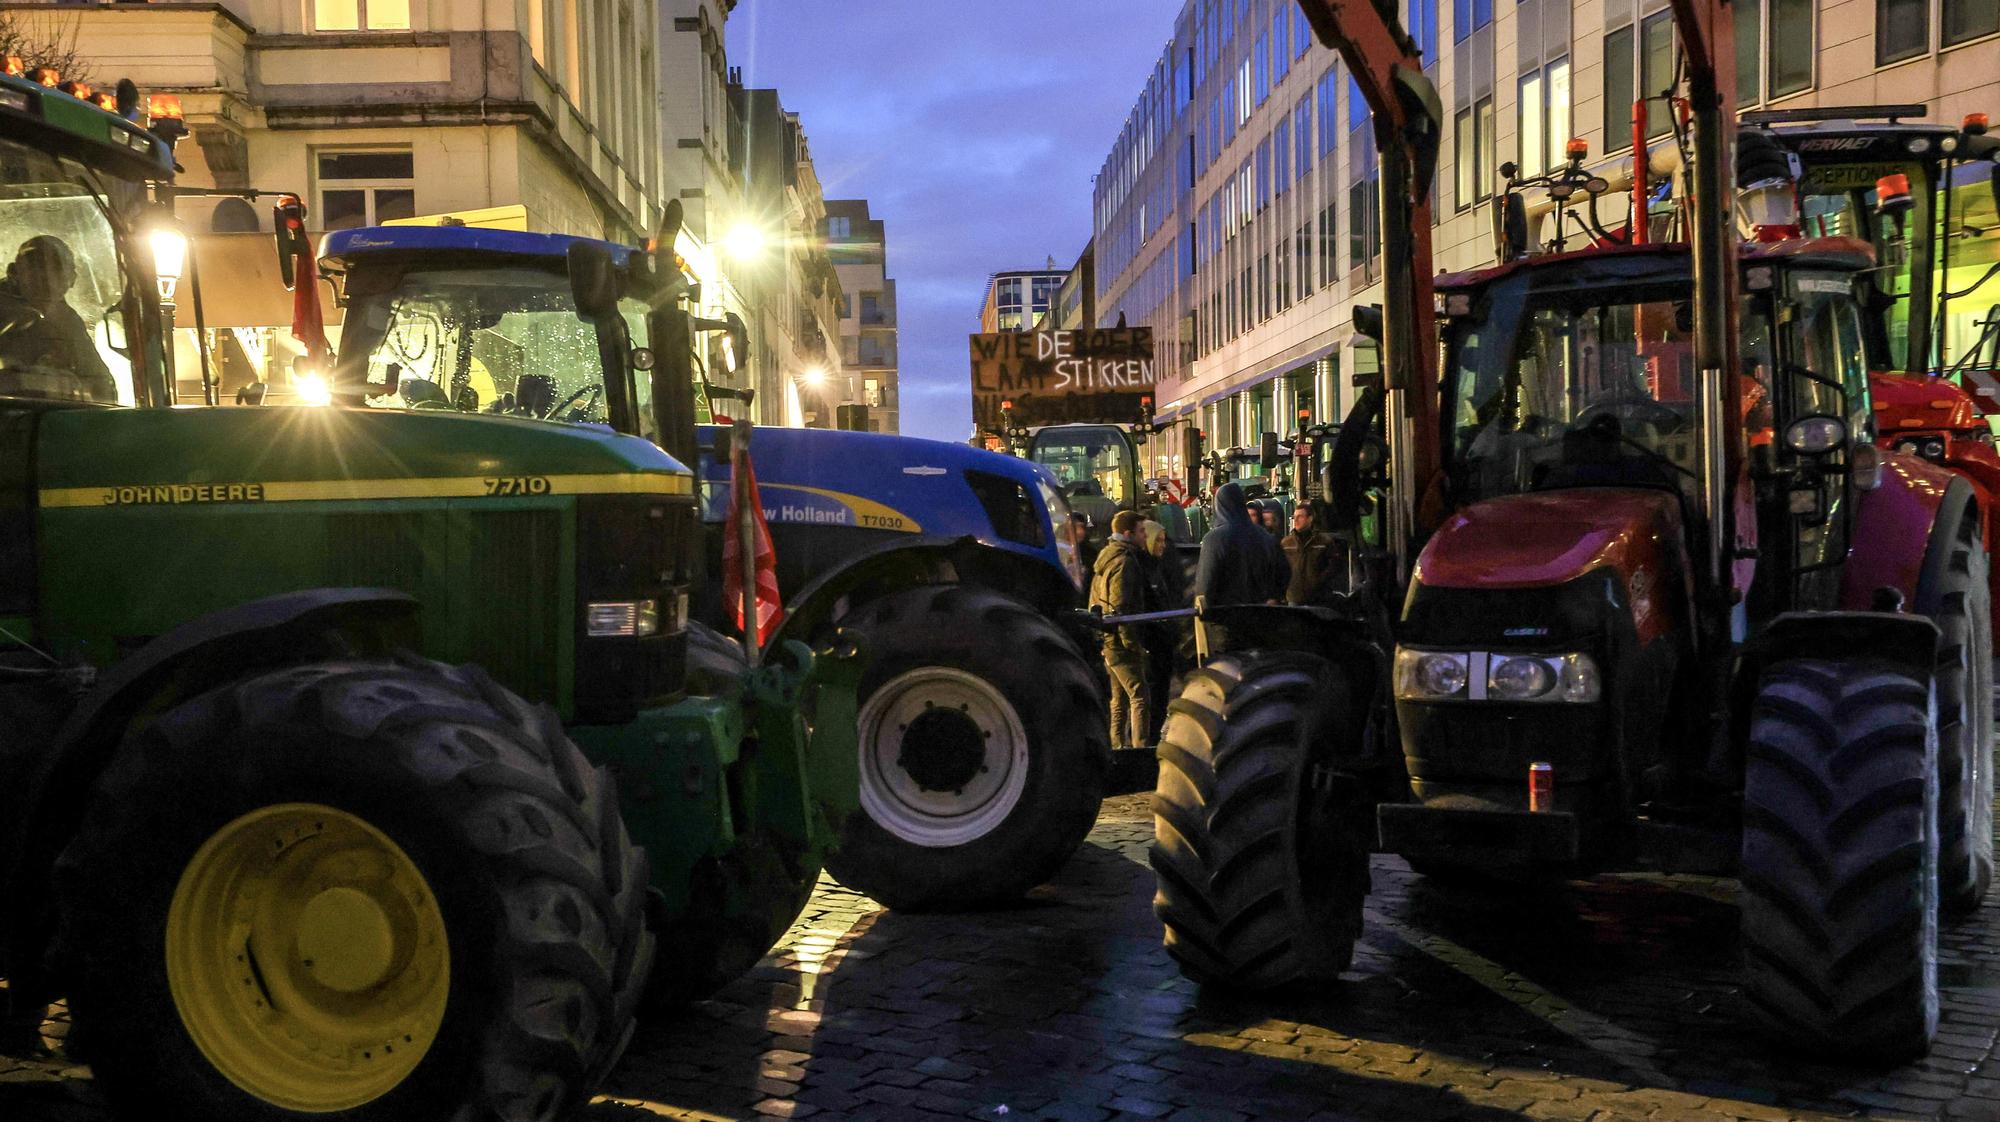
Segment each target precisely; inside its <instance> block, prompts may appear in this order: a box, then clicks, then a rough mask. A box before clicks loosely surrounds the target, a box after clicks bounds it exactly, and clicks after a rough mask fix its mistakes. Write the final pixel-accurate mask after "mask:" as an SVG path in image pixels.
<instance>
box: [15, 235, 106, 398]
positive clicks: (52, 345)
mask: <svg viewBox="0 0 2000 1122" xmlns="http://www.w3.org/2000/svg"><path fill="white" fill-rule="evenodd" d="M74 284H76V255H75V254H74V253H73V252H72V251H71V250H70V248H69V246H68V245H67V244H65V243H64V242H63V240H62V239H61V238H58V237H56V236H55V235H53V234H37V235H36V236H34V237H32V238H29V239H28V240H27V241H25V242H22V243H21V248H20V249H19V250H18V251H17V252H16V253H15V254H14V260H13V261H12V262H11V263H9V264H8V266H7V272H6V275H5V277H0V392H8V391H13V392H25V393H27V394H28V395H29V396H34V397H52V398H62V399H79V400H83V401H116V400H117V399H118V383H117V382H116V381H115V380H114V379H113V378H112V376H111V370H110V368H108V367H106V366H105V365H104V360H103V359H102V358H101V357H99V355H98V353H97V344H96V342H95V341H94V340H93V339H92V338H91V337H90V329H89V328H88V327H86V326H85V325H84V322H83V317H82V316H79V315H77V313H76V310H75V309H74V308H72V307H70V305H69V301H68V299H67V297H68V294H69V290H70V288H71V286H73V285H74Z"/></svg>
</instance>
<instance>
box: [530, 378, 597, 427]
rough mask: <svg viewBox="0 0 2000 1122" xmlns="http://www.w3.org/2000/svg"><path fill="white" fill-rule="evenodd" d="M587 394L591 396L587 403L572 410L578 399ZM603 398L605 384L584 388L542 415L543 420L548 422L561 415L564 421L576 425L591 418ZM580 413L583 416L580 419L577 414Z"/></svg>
mask: <svg viewBox="0 0 2000 1122" xmlns="http://www.w3.org/2000/svg"><path fill="white" fill-rule="evenodd" d="M585 394H588V395H589V400H587V401H585V402H584V403H583V404H582V405H581V406H577V408H576V409H574V410H572V409H571V408H570V407H571V406H573V405H576V401H577V399H578V398H580V397H583V396H584V395H585ZM603 396H604V383H602V382H599V383H596V384H595V385H589V386H583V387H581V388H580V389H578V390H577V391H576V392H575V393H573V394H570V395H569V396H568V397H566V398H563V399H562V401H561V402H559V403H558V404H557V405H555V406H554V407H553V408H551V409H550V410H549V411H548V412H546V413H544V414H542V420H544V421H546V420H549V419H551V418H553V417H556V416H558V415H560V416H561V417H562V418H563V419H564V420H566V421H569V422H570V423H572V424H574V423H575V422H577V421H579V420H582V419H584V418H587V417H589V416H590V411H591V410H593V409H595V408H597V399H598V398H601V397H603ZM579 413H581V414H582V415H583V416H582V417H578V416H577V414H579Z"/></svg>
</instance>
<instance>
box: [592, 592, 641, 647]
mask: <svg viewBox="0 0 2000 1122" xmlns="http://www.w3.org/2000/svg"><path fill="white" fill-rule="evenodd" d="M583 620H584V631H585V633H586V634H588V635H589V636H590V637H591V638H593V639H612V638H616V639H643V638H645V637H646V636H648V635H657V634H659V631H660V602H659V601H657V600H604V601H597V602H595V603H592V604H589V605H587V606H586V607H585V609H584V614H583Z"/></svg>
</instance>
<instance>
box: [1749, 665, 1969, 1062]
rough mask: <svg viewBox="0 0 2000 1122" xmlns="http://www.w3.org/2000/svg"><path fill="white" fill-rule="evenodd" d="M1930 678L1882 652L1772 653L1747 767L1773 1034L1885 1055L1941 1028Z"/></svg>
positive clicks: (1752, 920)
mask: <svg viewBox="0 0 2000 1122" xmlns="http://www.w3.org/2000/svg"><path fill="white" fill-rule="evenodd" d="M1933 713H1934V710H1933V708H1932V703H1931V697H1930V690H1929V687H1928V686H1927V684H1926V683H1925V682H1923V681H1922V680H1920V679H1917V678H1914V677H1912V676H1911V675H1910V674H1909V673H1908V672H1906V671H1904V670H1901V669H1898V668H1896V667H1892V666H1888V665H1886V664H1883V663H1876V662H1861V661H1854V662H1834V661H1826V660H1817V659H1797V660H1793V661H1788V662H1782V663H1779V664H1777V665H1776V666H1773V667H1772V668H1771V669H1770V670H1768V671H1767V672H1766V673H1765V675H1764V680H1763V682H1762V683H1761V684H1760V686H1759V688H1758V695H1757V701H1756V707H1755V709H1754V710H1753V712H1752V714H1751V723H1750V746H1749V760H1748V767H1747V770H1746V774H1745V778H1744V806H1743V855H1742V870H1741V875H1742V880H1743V897H1742V901H1743V903H1742V907H1743V915H1742V924H1743V947H1744V957H1745V963H1744V966H1745V972H1746V977H1745V985H1744V993H1745V996H1746V998H1747V999H1748V1002H1749V1005H1750V1009H1751V1012H1752V1014H1753V1016H1754V1018H1755V1019H1756V1021H1757V1022H1758V1023H1759V1024H1760V1025H1761V1027H1762V1028H1763V1029H1764V1030H1765V1031H1766V1032H1767V1033H1769V1034H1770V1036H1771V1037H1772V1038H1773V1040H1774V1041H1776V1042H1778V1043H1780V1044H1782V1045H1786V1046H1788V1047H1792V1048H1799V1049H1805V1050H1810V1051H1812V1052H1813V1053H1815V1054H1821V1055H1831V1056H1841V1057H1854V1058H1866V1059H1868V1060H1869V1061H1871V1062H1892V1061H1896V1060H1901V1059H1906V1058H1908V1057H1910V1056H1914V1055H1918V1054H1921V1053H1922V1052H1923V1051H1924V1050H1925V1049H1926V1048H1927V1047H1929V1044H1930V1040H1931V1037H1932V1036H1933V1035H1934V1034H1935V1033H1936V1031H1937V1019H1938V990H1937V917H1938V884H1937V874H1938V776H1937V741H1936V738H1935V735H1934V734H1933V731H1932V727H1931V723H1932V721H1933V719H1934V717H1933Z"/></svg>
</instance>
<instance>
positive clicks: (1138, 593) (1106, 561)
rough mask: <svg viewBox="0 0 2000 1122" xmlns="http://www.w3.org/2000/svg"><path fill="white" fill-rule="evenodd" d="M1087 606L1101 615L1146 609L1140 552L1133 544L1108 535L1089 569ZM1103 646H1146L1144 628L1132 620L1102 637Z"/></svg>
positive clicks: (1132, 647)
mask: <svg viewBox="0 0 2000 1122" xmlns="http://www.w3.org/2000/svg"><path fill="white" fill-rule="evenodd" d="M1090 606H1091V608H1093V609H1095V610H1097V611H1101V612H1103V613H1104V614H1105V615H1108V616H1111V615H1126V614H1133V613H1138V612H1143V611H1145V610H1146V573H1145V561H1144V560H1143V554H1142V552H1141V551H1140V549H1139V547H1138V546H1137V545H1134V544H1133V543H1131V542H1128V541H1126V540H1124V539H1123V538H1111V539H1110V540H1108V541H1106V542H1105V543H1104V549H1103V551H1102V552H1100V553H1099V554H1098V555H1097V565H1096V567H1095V568H1093V569H1092V570H1091V572H1090ZM1104 645H1105V646H1106V647H1124V648H1125V649H1127V650H1132V651H1143V650H1145V649H1146V642H1145V630H1144V628H1143V627H1141V626H1139V625H1136V624H1128V625H1126V626H1124V627H1120V628H1118V629H1116V630H1115V631H1113V632H1111V633H1110V634H1108V635H1106V636H1105V637H1104Z"/></svg>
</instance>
